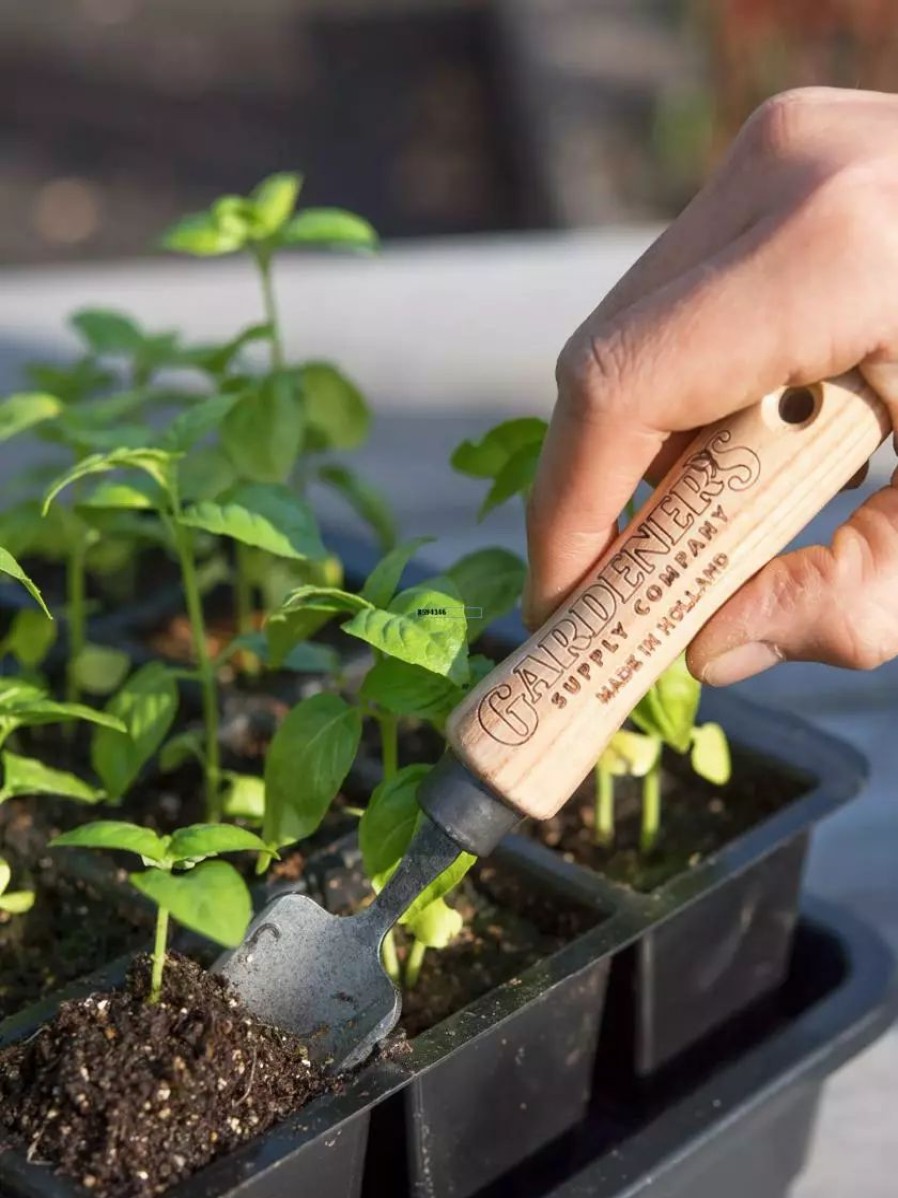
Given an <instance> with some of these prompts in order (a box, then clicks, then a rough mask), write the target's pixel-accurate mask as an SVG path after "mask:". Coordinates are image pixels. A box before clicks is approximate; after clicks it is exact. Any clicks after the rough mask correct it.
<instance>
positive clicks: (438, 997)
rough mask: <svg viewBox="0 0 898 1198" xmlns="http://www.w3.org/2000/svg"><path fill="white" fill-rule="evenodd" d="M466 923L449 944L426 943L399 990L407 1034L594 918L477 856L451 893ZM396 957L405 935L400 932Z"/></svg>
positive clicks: (551, 948)
mask: <svg viewBox="0 0 898 1198" xmlns="http://www.w3.org/2000/svg"><path fill="white" fill-rule="evenodd" d="M450 902H451V903H452V906H453V907H455V909H456V910H457V911H458V912H459V913H460V914H461V915H462V917H463V919H464V921H465V923H464V927H463V928H462V931H461V933H460V934H459V936H458V937H457V938H456V940H455V941H453V943H452V944H450V945H449V946H448V948H444V949H441V950H439V951H437V950H435V949H430V950H428V952H427V955H426V956H425V958H424V964H423V966H422V968H421V974H420V976H419V978H418V981H417V983H416V984H415V985H414V986H413V987H411V988H408V987H407V988H406V989H405V990H404V991H403V996H402V1019H401V1021H400V1025H399V1026H400V1027H401V1028H402V1030H403V1031H404V1032H405V1033H406V1035H407V1036H408V1037H409V1038H412V1037H414V1036H417V1035H419V1034H420V1033H421V1032H424V1031H426V1030H427V1029H428V1028H431V1027H435V1026H436V1024H438V1023H440V1022H442V1020H444V1019H446V1018H447V1017H448V1016H449V1015H452V1014H454V1013H455V1012H456V1011H460V1010H461V1009H462V1008H463V1007H466V1006H467V1005H468V1004H469V1003H472V1002H473V1001H474V1000H475V999H477V998H480V997H481V996H482V995H484V994H487V993H488V992H489V991H490V990H494V989H495V988H496V987H497V986H501V985H502V983H503V982H507V981H509V980H510V979H511V978H514V977H515V976H516V975H517V974H519V973H522V972H523V971H524V970H526V969H529V968H530V966H531V965H535V964H536V962H537V961H540V960H543V959H544V958H545V957H548V956H550V955H551V954H552V953H554V952H556V951H557V950H558V949H559V948H561V947H562V946H563V945H564V944H567V943H568V942H569V941H570V940H572V939H574V937H575V936H577V935H579V934H580V933H582V932H585V931H586V930H587V929H588V928H590V927H592V926H594V924H595V923H596V918H597V917H596V914H595V913H594V912H587V911H586V910H585V909H578V908H576V907H563V906H560V905H559V901H558V899H557V898H553V899H552V900H548V899H546V898H544V897H543V896H541V895H537V894H534V893H533V892H532V891H528V890H527V888H526V887H525V885H524V883H523V881H522V880H521V879H520V878H518V877H516V876H515V875H514V874H513V873H511V872H510V871H507V870H503V869H502V867H501V866H497V865H493V864H486V863H484V864H481V865H479V866H477V867H475V869H474V871H473V872H472V875H470V880H469V881H467V880H466V882H465V883H463V884H462V886H461V888H460V889H459V891H458V893H457V894H456V895H455V896H452V897H450ZM397 941H398V944H397V950H398V953H399V956H400V959H401V960H402V959H404V958H405V957H406V956H407V953H408V948H409V943H408V938H407V937H405V936H404V934H403V933H402V931H401V929H400V931H399V932H398V933H397Z"/></svg>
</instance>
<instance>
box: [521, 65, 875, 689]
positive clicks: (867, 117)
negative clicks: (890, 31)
mask: <svg viewBox="0 0 898 1198" xmlns="http://www.w3.org/2000/svg"><path fill="white" fill-rule="evenodd" d="M896 146H898V97H896V96H891V95H881V94H878V93H874V92H859V91H839V90H835V89H827V88H811V89H802V90H799V91H793V92H787V93H784V94H783V95H781V96H777V97H774V98H773V99H772V100H769V101H767V102H766V103H765V104H764V105H763V106H762V107H761V108H760V109H758V111H757V112H756V113H754V115H753V116H752V117H751V118H750V120H749V121H748V122H747V123H746V125H745V126H744V128H743V129H742V131H741V133H740V134H739V136H738V138H737V139H736V141H735V142H734V143H733V146H732V147H731V149H730V152H729V153H728V155H727V157H726V159H725V160H724V161H723V163H722V164H721V165H720V167H719V169H718V170H717V171H716V173H715V174H714V176H713V177H712V178H711V180H710V181H709V183H708V184H707V186H706V187H705V188H704V189H703V190H702V191H701V192H700V193H699V194H698V195H697V196H696V198H695V199H694V200H693V201H692V203H691V204H690V205H689V206H688V207H687V208H686V210H685V211H684V212H683V213H682V214H681V215H680V216H679V217H678V219H677V220H676V221H674V222H673V224H672V225H671V226H670V227H669V228H668V229H667V230H666V231H665V233H664V234H663V235H662V236H661V237H660V238H659V239H658V240H657V241H656V242H655V243H654V244H653V245H652V246H651V247H650V248H649V249H648V251H647V252H646V253H645V254H644V255H643V256H642V258H640V260H639V261H638V262H637V263H636V264H635V265H634V266H633V267H632V269H631V270H630V271H629V272H628V273H627V274H626V275H625V276H624V277H623V279H621V281H620V282H619V283H618V284H617V286H616V287H615V288H614V289H613V290H612V291H611V292H610V293H609V295H608V296H606V298H605V299H604V300H603V301H602V303H601V304H600V305H599V307H598V308H597V309H596V310H595V311H594V312H593V313H592V315H591V316H589V317H588V319H587V320H586V321H585V322H584V324H583V325H581V327H580V328H579V329H578V330H577V331H576V332H575V333H574V335H573V336H572V337H571V339H570V340H569V342H568V343H567V345H566V346H565V348H564V349H563V351H562V353H561V356H560V358H559V361H558V369H557V380H558V401H557V404H556V406H555V411H554V413H553V416H552V422H551V425H550V428H549V432H548V435H547V437H546V442H545V446H544V449H543V452H542V456H541V459H540V464H539V469H538V472H537V477H536V481H535V483H534V486H533V490H532V492H531V496H530V502H529V505H528V514H527V534H528V546H529V557H530V577H529V579H528V585H527V588H526V592H525V602H524V615H525V619H526V620H527V622H528V624H530V625H531V626H532V627H535V626H538V625H539V624H540V623H542V621H543V620H544V619H545V618H546V617H547V616H548V615H549V614H550V612H552V611H553V610H554V609H555V608H556V607H557V606H558V605H559V603H560V602H561V600H562V599H563V598H564V596H565V595H566V594H567V593H568V592H569V591H570V590H571V589H572V588H573V587H574V586H575V584H576V583H577V582H579V581H580V579H581V578H582V577H583V575H584V574H585V573H586V571H587V570H588V569H589V568H590V566H591V565H592V564H593V562H594V561H596V560H597V559H598V558H599V557H600V556H601V555H602V553H603V552H604V551H605V549H606V548H607V546H608V544H609V543H610V541H611V540H612V539H613V537H614V535H615V533H616V530H617V517H618V515H619V513H620V511H621V510H622V508H623V506H624V504H625V503H626V501H627V500H628V499H629V498H630V497H631V495H632V494H633V492H634V491H635V489H636V486H637V484H638V482H639V480H640V479H642V478H643V477H646V478H648V479H649V481H651V482H656V481H658V480H659V479H660V478H661V477H662V476H663V474H664V473H665V471H666V470H667V468H668V467H669V466H670V465H671V464H672V463H673V461H674V460H675V459H676V458H677V457H678V456H679V454H680V453H681V452H682V451H683V449H684V448H685V447H686V445H687V444H688V442H689V440H690V439H691V436H692V433H693V431H694V430H695V429H697V428H699V427H702V426H704V425H706V424H708V423H710V422H711V421H714V420H717V419H719V418H721V417H723V416H725V415H728V414H729V413H731V412H734V411H736V410H738V409H740V408H743V407H746V406H748V405H750V404H752V403H754V402H756V401H757V400H758V399H759V398H760V397H761V396H762V395H764V394H766V393H767V392H769V391H772V390H774V389H776V388H777V387H782V386H787V385H790V386H801V385H803V384H807V383H812V382H816V381H819V380H821V379H824V378H828V377H831V376H834V375H838V374H842V373H844V372H845V371H847V370H849V369H851V368H852V367H855V366H859V367H860V369H861V372H862V373H863V374H864V375H865V376H866V378H867V380H868V382H870V384H871V385H872V386H873V387H874V389H875V390H876V391H877V392H878V394H879V395H880V397H881V398H882V399H883V400H884V401H885V403H886V404H887V405H888V407H889V410H890V413H891V415H892V420H893V424H894V425H895V427H896V429H898V282H896V280H898V148H896ZM896 655H898V471H896V474H895V475H893V477H892V481H891V484H890V485H889V486H888V487H886V488H884V489H883V490H881V491H879V492H877V493H876V494H875V495H873V496H872V497H871V498H870V499H868V500H867V501H866V502H865V503H864V504H863V505H862V506H861V507H859V508H858V510H857V511H856V512H855V513H854V514H853V516H852V517H851V519H850V520H849V521H848V522H847V523H846V524H845V525H843V526H842V527H841V528H840V529H839V530H838V532H837V533H836V536H835V538H834V540H833V543H832V545H831V546H829V547H823V546H815V547H811V548H807V549H801V550H798V551H796V552H793V553H789V554H786V555H784V556H783V557H780V558H777V559H775V560H774V561H772V562H771V563H770V564H769V565H767V566H766V567H765V568H764V569H763V570H761V571H760V572H759V573H758V574H757V575H756V576H755V577H754V578H753V579H751V580H750V581H749V582H748V583H746V585H745V586H743V587H742V588H741V589H740V590H739V591H738V592H737V593H736V595H734V596H733V597H732V598H731V599H730V600H729V601H728V602H727V603H726V604H724V606H723V607H722V608H721V609H720V611H719V612H717V613H716V614H715V615H714V616H713V618H712V619H711V620H710V621H709V622H708V624H707V625H706V626H705V628H704V629H703V630H702V631H701V633H700V634H699V635H698V636H697V637H696V639H695V640H694V641H693V643H692V645H691V646H690V649H689V653H688V655H687V660H688V664H689V667H690V669H691V670H692V672H693V673H694V674H695V675H696V677H698V678H700V679H701V680H702V681H704V682H707V683H710V684H712V685H718V686H721V685H728V684H729V683H732V682H737V681H739V680H741V679H743V678H747V677H750V676H751V675H753V674H757V673H759V672H760V671H762V670H764V669H766V668H768V667H769V666H771V665H773V664H775V663H776V662H778V661H782V660H794V661H823V662H829V663H831V664H833V665H839V666H846V667H850V668H855V669H870V668H873V667H875V666H878V665H880V664H882V663H883V662H884V661H887V660H889V659H891V658H892V657H894V656H896Z"/></svg>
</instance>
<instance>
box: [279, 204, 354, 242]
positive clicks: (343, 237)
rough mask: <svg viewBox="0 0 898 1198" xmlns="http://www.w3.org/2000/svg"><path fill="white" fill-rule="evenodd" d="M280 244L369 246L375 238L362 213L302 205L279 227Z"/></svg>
mask: <svg viewBox="0 0 898 1198" xmlns="http://www.w3.org/2000/svg"><path fill="white" fill-rule="evenodd" d="M280 240H281V242H282V243H283V244H284V245H302V246H329V247H331V248H334V249H349V250H373V249H376V248H377V245H378V238H377V233H375V231H374V229H373V228H372V226H371V225H370V224H369V223H368V221H366V220H365V219H364V217H361V216H356V214H355V213H354V212H347V211H346V210H345V209H343V208H305V209H303V211H302V212H299V213H297V215H296V216H294V218H293V220H291V221H290V223H289V224H288V225H287V226H286V228H285V229H284V230H283V231H282V233H281V237H280Z"/></svg>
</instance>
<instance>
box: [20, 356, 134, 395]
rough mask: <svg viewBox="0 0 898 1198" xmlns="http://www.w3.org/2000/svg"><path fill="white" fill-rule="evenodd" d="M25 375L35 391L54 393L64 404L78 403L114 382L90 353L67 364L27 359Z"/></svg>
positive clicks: (112, 377)
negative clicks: (60, 364) (61, 364)
mask: <svg viewBox="0 0 898 1198" xmlns="http://www.w3.org/2000/svg"><path fill="white" fill-rule="evenodd" d="M25 375H26V377H27V379H28V381H29V383H31V384H32V385H33V386H34V387H36V388H37V389H38V390H39V391H44V392H46V393H47V394H48V395H54V396H56V397H58V398H59V399H61V400H62V401H63V403H65V404H70V403H78V402H79V401H81V400H83V399H84V398H85V397H86V396H88V395H91V394H93V393H95V392H97V391H102V390H103V389H104V388H106V387H110V386H112V384H113V383H114V382H115V376H114V375H112V374H110V373H109V371H108V370H103V369H102V367H100V366H99V365H98V364H97V363H96V362H95V361H94V359H93V357H91V356H87V357H84V358H79V359H78V361H77V362H73V363H72V364H71V365H69V366H57V365H56V364H55V363H50V362H29V363H28V365H27V366H26V367H25Z"/></svg>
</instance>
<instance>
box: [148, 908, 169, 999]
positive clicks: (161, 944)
mask: <svg viewBox="0 0 898 1198" xmlns="http://www.w3.org/2000/svg"><path fill="white" fill-rule="evenodd" d="M167 943H168V912H167V911H166V910H165V908H164V907H160V908H159V910H158V911H157V912H156V943H155V944H154V946H153V973H152V976H151V978H150V1002H151V1003H157V1002H158V1001H159V999H160V998H161V996H162V970H163V969H164V968H165V946H166V944H167Z"/></svg>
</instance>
